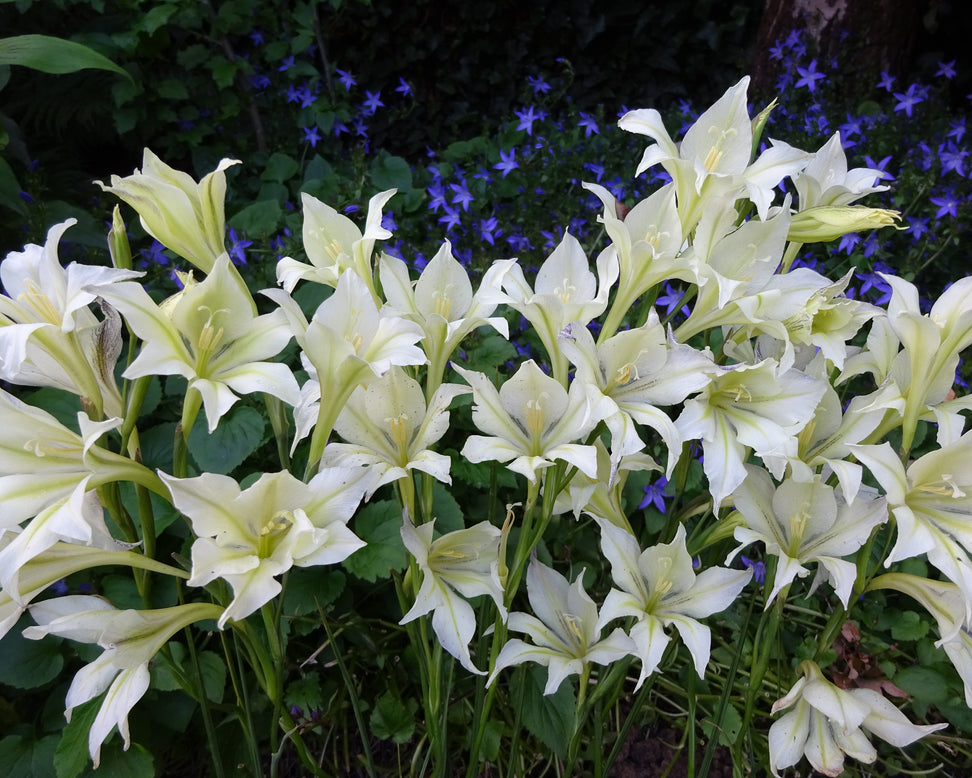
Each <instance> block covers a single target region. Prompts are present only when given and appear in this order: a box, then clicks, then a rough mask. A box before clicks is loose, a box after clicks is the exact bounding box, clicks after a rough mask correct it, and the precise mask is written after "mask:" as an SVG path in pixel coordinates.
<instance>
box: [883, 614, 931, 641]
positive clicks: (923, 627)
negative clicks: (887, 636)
mask: <svg viewBox="0 0 972 778" xmlns="http://www.w3.org/2000/svg"><path fill="white" fill-rule="evenodd" d="M929 629H931V625H930V624H928V622H927V621H922V619H921V616H919V615H918V614H917V613H916V612H915V611H902V612H901V613H900V614H899V615H898V618H897V619H895V621H894V623H893V624H892V625H891V637H893V638H894V639H895V640H918V639H919V638H923V637H924V636H925V635H926V634H927V632H928V630H929Z"/></svg>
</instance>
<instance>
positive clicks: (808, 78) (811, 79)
mask: <svg viewBox="0 0 972 778" xmlns="http://www.w3.org/2000/svg"><path fill="white" fill-rule="evenodd" d="M797 73H799V74H800V78H799V79H798V80H797V82H796V84H794V86H796V87H797V88H799V87H801V86H805V87H806V88H807V89H809V90H810V92H811V94H812V93H813V91H814V90H815V89H816V88H817V81H819V80H820V79H821V78H824V77H825V76H824V74H823V73H821V72H820V71H818V70H817V60H815V59H813V60H810V66H809V67H806V68H801V67H799V66H797Z"/></svg>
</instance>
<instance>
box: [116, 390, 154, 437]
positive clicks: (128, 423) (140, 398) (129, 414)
mask: <svg viewBox="0 0 972 778" xmlns="http://www.w3.org/2000/svg"><path fill="white" fill-rule="evenodd" d="M151 383H152V376H149V375H147V376H142V377H141V378H137V379H135V381H134V383H132V385H131V391H130V392H129V393H128V394H127V402H126V405H125V418H124V420H123V421H122V426H121V452H122V453H123V454H124V453H126V452H127V451H128V442H129V440H130V439H131V437H132V433H133V432H134V431H135V423H136V422H137V421H138V415H139V413H141V411H142V404H143V403H144V402H145V395H146V393H147V392H148V389H149V386H150V385H151Z"/></svg>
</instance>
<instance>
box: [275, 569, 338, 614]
mask: <svg viewBox="0 0 972 778" xmlns="http://www.w3.org/2000/svg"><path fill="white" fill-rule="evenodd" d="M346 580H347V577H346V576H345V575H344V573H342V572H341V571H340V570H323V569H321V568H320V567H295V568H292V569H291V571H290V573H289V575H288V576H287V591H286V593H285V594H284V611H285V612H286V613H287V614H288V615H290V616H306V615H307V614H308V613H316V612H317V609H318V607H321V608H323V607H326V606H328V605H330V604H331V603H332V602H334V601H335V600H336V599H337V598H338V597H340V596H341V592H343V591H344V585H345V581H346Z"/></svg>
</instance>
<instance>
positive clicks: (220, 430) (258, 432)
mask: <svg viewBox="0 0 972 778" xmlns="http://www.w3.org/2000/svg"><path fill="white" fill-rule="evenodd" d="M265 429H266V419H264V418H263V416H261V415H260V414H259V413H258V412H257V411H256V410H254V409H253V408H250V407H249V406H247V405H235V406H234V407H233V408H231V409H230V410H229V412H228V413H227V414H226V415H225V416H223V418H222V419H220V421H219V426H218V427H216V429H215V430H214V431H213V433H212V434H211V435H210V434H209V431H208V428H207V427H206V424H205V422H204V421H203V419H202V416H200V418H199V419H198V420H197V422H196V424H194V425H193V428H192V432H190V433H189V451H190V452H191V453H192V458H193V459H194V460H195V462H196V464H197V465H199V467H200V469H201V470H203V471H205V472H207V473H221V474H223V475H225V474H226V473H229V472H230V471H231V470H234V469H235V468H237V467H239V466H240V465H241V464H243V460H244V459H246V458H247V457H248V456H250V454H252V453H253V452H254V451H256V450H257V449H258V448H259V447H260V443H262V442H263V433H264V430H265Z"/></svg>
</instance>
